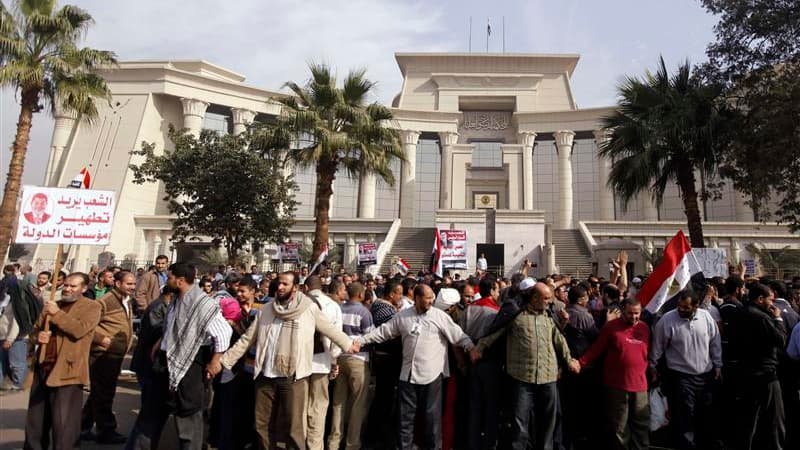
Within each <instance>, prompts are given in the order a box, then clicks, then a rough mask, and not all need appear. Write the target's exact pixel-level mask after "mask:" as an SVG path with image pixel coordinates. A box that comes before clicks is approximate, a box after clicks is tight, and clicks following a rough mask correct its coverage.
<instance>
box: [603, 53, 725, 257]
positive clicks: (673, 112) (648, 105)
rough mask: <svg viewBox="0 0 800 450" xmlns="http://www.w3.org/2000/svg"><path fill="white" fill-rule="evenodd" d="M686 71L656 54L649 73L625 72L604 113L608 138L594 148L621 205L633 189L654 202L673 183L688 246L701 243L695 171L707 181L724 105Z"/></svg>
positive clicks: (715, 160)
mask: <svg viewBox="0 0 800 450" xmlns="http://www.w3.org/2000/svg"><path fill="white" fill-rule="evenodd" d="M691 72H692V69H691V66H690V64H689V63H688V62H685V63H683V64H682V65H681V66H680V67H678V70H677V72H676V73H675V74H673V75H670V74H669V73H668V72H667V67H666V65H665V64H664V59H663V58H661V59H660V60H659V65H658V69H657V70H656V72H655V73H651V72H649V71H648V72H647V73H646V74H645V76H644V77H643V78H638V77H628V78H627V79H626V80H625V81H624V82H623V83H622V84H621V85H620V87H619V88H618V96H619V104H618V106H617V110H616V112H615V113H614V114H612V115H611V116H609V117H606V118H604V121H603V123H604V128H605V129H606V130H607V131H608V133H609V136H610V138H609V139H608V140H607V141H606V142H605V143H603V144H601V145H600V149H599V153H600V156H601V157H603V158H610V159H611V160H612V161H613V164H612V167H611V172H610V174H609V179H608V185H609V187H611V188H612V189H613V190H614V192H615V193H616V195H617V196H618V198H619V200H620V202H621V206H622V207H623V208H627V205H628V203H629V202H630V201H631V200H632V199H634V198H635V197H636V196H637V195H639V194H647V195H650V196H652V197H653V199H654V200H655V201H656V203H657V204H658V205H660V204H661V203H662V200H663V197H664V192H665V190H666V189H667V186H668V185H669V184H670V183H675V184H676V185H677V186H678V189H679V191H680V195H681V199H682V201H683V206H684V213H685V214H686V221H687V227H688V229H689V236H690V241H691V244H692V247H696V248H700V247H704V246H705V245H704V243H703V225H702V217H701V214H700V207H699V201H698V200H699V198H700V193H698V179H697V177H696V174H697V173H699V174H700V175H701V176H702V177H703V178H704V179H705V180H706V181H708V182H709V183H711V182H712V181H713V180H714V179H715V177H716V176H717V175H718V174H717V164H718V156H717V155H718V153H719V149H718V146H719V143H718V142H717V139H716V136H717V134H718V133H720V132H722V130H723V129H724V127H725V124H726V121H725V115H726V114H727V111H726V109H725V108H724V105H720V104H719V103H718V102H717V101H716V99H717V95H718V91H717V90H716V89H715V88H714V87H713V86H707V85H704V84H703V83H702V82H701V81H700V80H699V79H698V78H696V77H693V76H692V73H691ZM701 190H702V189H701Z"/></svg>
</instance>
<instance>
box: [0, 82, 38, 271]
mask: <svg viewBox="0 0 800 450" xmlns="http://www.w3.org/2000/svg"><path fill="white" fill-rule="evenodd" d="M39 92H40V89H38V88H32V89H25V90H23V91H22V102H21V107H20V110H19V122H17V134H16V136H15V137H14V145H13V146H12V147H11V162H10V164H9V165H8V176H7V177H6V186H5V190H4V191H3V203H2V205H0V258H5V256H6V252H7V251H8V246H9V245H10V244H11V238H12V236H11V231H12V230H13V228H14V221H15V220H16V219H17V199H18V198H19V191H20V185H21V182H22V171H23V170H24V168H25V154H26V153H27V151H28V142H29V141H30V138H31V125H32V121H33V112H34V110H35V109H36V105H37V103H38V102H39Z"/></svg>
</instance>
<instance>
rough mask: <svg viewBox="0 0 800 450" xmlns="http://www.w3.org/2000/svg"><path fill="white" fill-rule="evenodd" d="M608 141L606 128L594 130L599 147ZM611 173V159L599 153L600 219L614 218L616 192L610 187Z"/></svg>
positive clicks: (598, 187) (595, 140)
mask: <svg viewBox="0 0 800 450" xmlns="http://www.w3.org/2000/svg"><path fill="white" fill-rule="evenodd" d="M607 141H608V132H606V131H605V130H595V131H594V142H595V144H596V146H597V147H598V148H599V147H600V145H602V144H603V143H605V142H607ZM609 173H611V160H610V159H608V158H601V157H600V155H597V184H598V186H597V189H598V193H599V194H600V195H599V200H600V202H599V204H598V205H597V207H598V209H599V211H598V215H597V217H598V218H599V219H600V220H614V197H613V195H614V194H613V192H611V189H610V188H609V187H608V175H609Z"/></svg>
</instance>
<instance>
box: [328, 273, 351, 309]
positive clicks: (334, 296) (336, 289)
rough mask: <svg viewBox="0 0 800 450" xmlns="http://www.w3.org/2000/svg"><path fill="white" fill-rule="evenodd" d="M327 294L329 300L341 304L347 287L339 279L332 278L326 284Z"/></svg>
mask: <svg viewBox="0 0 800 450" xmlns="http://www.w3.org/2000/svg"><path fill="white" fill-rule="evenodd" d="M328 295H329V296H330V297H331V300H333V301H334V302H336V303H338V304H339V305H341V304H342V303H344V302H345V301H346V300H347V288H346V287H345V285H344V283H343V282H342V281H341V280H337V279H333V280H331V284H330V285H329V286H328Z"/></svg>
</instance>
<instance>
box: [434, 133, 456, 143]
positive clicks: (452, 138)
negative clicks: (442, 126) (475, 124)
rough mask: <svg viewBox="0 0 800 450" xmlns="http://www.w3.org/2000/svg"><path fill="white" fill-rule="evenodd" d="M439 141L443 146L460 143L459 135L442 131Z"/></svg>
mask: <svg viewBox="0 0 800 450" xmlns="http://www.w3.org/2000/svg"><path fill="white" fill-rule="evenodd" d="M439 141H440V142H441V144H442V146H450V145H456V144H457V143H458V133H456V132H455V131H442V132H441V133H439Z"/></svg>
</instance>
